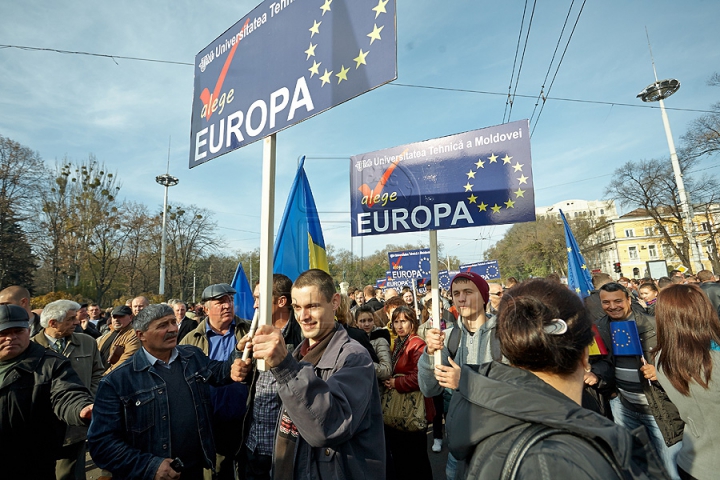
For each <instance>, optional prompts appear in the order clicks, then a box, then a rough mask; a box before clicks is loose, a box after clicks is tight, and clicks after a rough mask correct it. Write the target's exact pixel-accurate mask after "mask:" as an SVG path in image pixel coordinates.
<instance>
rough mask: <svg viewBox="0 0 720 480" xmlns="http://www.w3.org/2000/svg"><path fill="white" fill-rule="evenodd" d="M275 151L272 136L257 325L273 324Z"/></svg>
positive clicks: (267, 147) (266, 150)
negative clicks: (271, 315)
mask: <svg viewBox="0 0 720 480" xmlns="http://www.w3.org/2000/svg"><path fill="white" fill-rule="evenodd" d="M275 150H276V138H275V134H274V133H273V134H272V135H270V136H269V137H265V139H264V140H263V170H262V205H261V207H260V302H259V319H258V325H271V324H272V321H271V318H270V312H272V274H273V258H272V253H273V236H274V229H275V219H274V217H275V158H276V156H275ZM257 368H258V370H260V371H261V372H264V371H265V370H266V368H265V360H264V359H260V358H259V359H258V360H257Z"/></svg>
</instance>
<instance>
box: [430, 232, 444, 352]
mask: <svg viewBox="0 0 720 480" xmlns="http://www.w3.org/2000/svg"><path fill="white" fill-rule="evenodd" d="M439 280H440V278H439V276H438V245H437V230H430V283H431V285H430V287H431V289H432V290H431V292H432V296H431V298H432V321H433V323H432V326H433V328H437V329H438V330H440V311H441V310H440V289H439V288H438V287H439V286H440V285H439V283H440V281H439ZM433 359H434V364H435V365H441V364H442V352H441V351H440V350H438V351H436V352H435V354H434V358H433Z"/></svg>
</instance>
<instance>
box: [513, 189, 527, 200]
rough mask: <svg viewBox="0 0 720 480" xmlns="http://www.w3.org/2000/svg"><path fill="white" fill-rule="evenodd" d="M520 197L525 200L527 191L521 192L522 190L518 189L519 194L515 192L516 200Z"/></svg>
mask: <svg viewBox="0 0 720 480" xmlns="http://www.w3.org/2000/svg"><path fill="white" fill-rule="evenodd" d="M520 197H523V198H525V190H520V189H519V188H518V189H517V192H515V198H520Z"/></svg>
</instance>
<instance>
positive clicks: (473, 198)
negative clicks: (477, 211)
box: [468, 195, 477, 203]
mask: <svg viewBox="0 0 720 480" xmlns="http://www.w3.org/2000/svg"><path fill="white" fill-rule="evenodd" d="M475 200H477V197H476V196H475V195H470V196H469V197H468V202H470V203H477V202H476V201H475Z"/></svg>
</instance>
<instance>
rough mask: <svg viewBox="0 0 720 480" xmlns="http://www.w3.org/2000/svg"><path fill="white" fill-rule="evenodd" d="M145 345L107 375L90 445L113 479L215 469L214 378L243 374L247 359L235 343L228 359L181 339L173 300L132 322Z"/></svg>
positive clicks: (191, 475) (191, 479) (189, 478)
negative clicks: (179, 342) (211, 355)
mask: <svg viewBox="0 0 720 480" xmlns="http://www.w3.org/2000/svg"><path fill="white" fill-rule="evenodd" d="M133 328H134V329H135V333H136V334H137V337H138V338H139V340H140V343H141V344H142V348H141V349H140V350H139V351H137V352H136V353H135V354H134V355H133V356H132V358H131V359H130V361H128V362H125V363H124V364H123V365H121V366H119V367H118V368H116V369H115V370H113V371H112V372H111V373H110V374H109V375H106V376H105V377H104V378H103V379H102V381H101V382H100V386H99V388H98V392H97V399H96V405H97V409H96V418H95V421H94V422H93V423H92V424H91V425H90V431H89V432H88V445H89V447H90V454H91V455H92V458H93V460H94V461H95V463H96V464H97V465H98V466H99V467H101V468H103V469H106V470H108V471H110V472H111V473H112V475H113V479H115V480H119V479H177V478H181V477H182V479H183V480H200V479H202V478H203V476H204V473H203V470H204V469H206V470H207V472H206V474H207V475H212V473H213V469H214V462H215V444H214V443H213V435H212V428H213V427H212V420H211V418H212V414H213V411H212V407H211V401H210V385H213V386H220V385H224V384H228V383H230V382H231V380H235V381H241V380H244V378H245V375H246V374H247V372H248V370H249V364H250V361H249V360H248V361H246V362H242V360H240V358H239V357H240V356H242V352H241V351H239V350H237V349H236V345H233V350H232V353H231V354H230V355H229V358H228V359H227V360H226V361H224V362H216V361H212V360H210V359H208V358H207V356H205V355H203V354H202V352H201V351H200V350H198V349H197V348H195V347H192V346H187V345H179V346H178V345H177V332H178V328H177V322H176V319H175V314H174V313H173V310H172V308H171V307H170V306H168V305H148V306H147V307H145V308H144V309H143V310H142V311H141V312H140V313H139V314H138V316H137V317H136V318H135V320H134V321H133Z"/></svg>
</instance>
